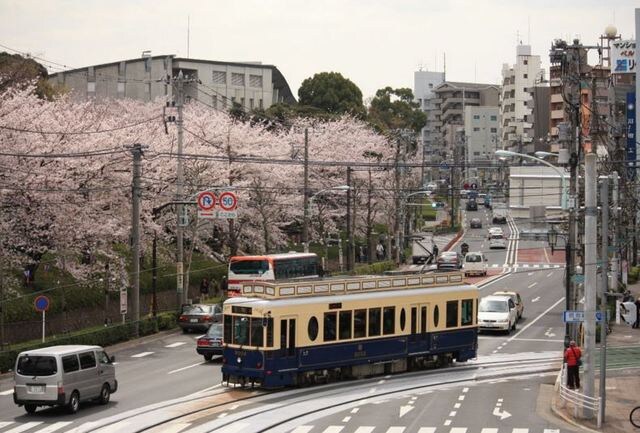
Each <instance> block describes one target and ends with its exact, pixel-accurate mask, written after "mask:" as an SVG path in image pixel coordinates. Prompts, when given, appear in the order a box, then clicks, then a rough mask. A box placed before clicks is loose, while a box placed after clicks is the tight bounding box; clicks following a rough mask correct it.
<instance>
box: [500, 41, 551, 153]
mask: <svg viewBox="0 0 640 433" xmlns="http://www.w3.org/2000/svg"><path fill="white" fill-rule="evenodd" d="M543 78H544V70H543V69H542V67H541V63H540V56H537V55H532V54H531V46H530V45H518V46H517V47H516V63H515V64H514V65H513V66H509V64H507V63H505V64H503V65H502V92H501V101H500V116H501V118H502V128H501V129H502V144H503V147H504V149H507V150H511V151H514V152H519V153H522V152H524V153H527V152H533V151H534V145H533V141H534V136H535V131H534V115H533V107H534V106H535V104H534V103H533V102H535V101H533V98H534V87H535V86H536V84H539V83H540V82H541V81H542V80H543ZM538 105H541V104H538Z"/></svg>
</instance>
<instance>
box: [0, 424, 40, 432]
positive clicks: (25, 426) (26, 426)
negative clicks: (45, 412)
mask: <svg viewBox="0 0 640 433" xmlns="http://www.w3.org/2000/svg"><path fill="white" fill-rule="evenodd" d="M40 424H42V421H32V422H27V423H24V424H19V425H18V426H17V427H14V428H12V429H11V430H7V431H6V432H5V433H21V432H23V431H27V430H29V429H31V428H33V427H35V426H38V425H40Z"/></svg>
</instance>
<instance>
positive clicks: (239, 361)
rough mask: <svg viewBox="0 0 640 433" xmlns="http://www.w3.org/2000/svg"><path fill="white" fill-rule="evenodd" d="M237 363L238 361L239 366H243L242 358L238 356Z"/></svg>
mask: <svg viewBox="0 0 640 433" xmlns="http://www.w3.org/2000/svg"><path fill="white" fill-rule="evenodd" d="M236 361H238V364H242V358H240V357H239V356H238V359H236Z"/></svg>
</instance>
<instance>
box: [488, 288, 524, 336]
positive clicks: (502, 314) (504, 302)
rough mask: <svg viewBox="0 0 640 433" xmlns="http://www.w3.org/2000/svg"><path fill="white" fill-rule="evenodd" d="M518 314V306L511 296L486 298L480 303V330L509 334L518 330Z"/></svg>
mask: <svg viewBox="0 0 640 433" xmlns="http://www.w3.org/2000/svg"><path fill="white" fill-rule="evenodd" d="M517 314H518V313H517V310H516V304H514V303H513V301H512V300H511V298H510V297H509V296H494V295H491V296H485V297H484V298H482V299H481V300H480V302H479V303H478V330H479V331H506V333H507V334H509V333H510V332H511V331H512V330H513V331H515V330H516V322H517V320H518V317H517Z"/></svg>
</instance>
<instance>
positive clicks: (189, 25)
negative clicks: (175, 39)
mask: <svg viewBox="0 0 640 433" xmlns="http://www.w3.org/2000/svg"><path fill="white" fill-rule="evenodd" d="M190 28H191V17H190V16H189V15H187V59H188V58H189V30H190Z"/></svg>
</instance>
